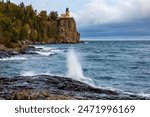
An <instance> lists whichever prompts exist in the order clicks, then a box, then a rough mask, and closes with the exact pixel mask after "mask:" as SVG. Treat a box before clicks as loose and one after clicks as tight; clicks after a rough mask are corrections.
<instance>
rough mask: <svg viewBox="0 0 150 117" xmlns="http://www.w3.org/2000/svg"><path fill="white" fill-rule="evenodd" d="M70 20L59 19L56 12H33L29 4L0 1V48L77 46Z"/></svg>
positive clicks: (74, 26)
mask: <svg viewBox="0 0 150 117" xmlns="http://www.w3.org/2000/svg"><path fill="white" fill-rule="evenodd" d="M79 39H80V34H79V33H78V32H77V29H76V23H75V20H74V18H68V19H67V18H60V17H59V16H58V13H57V12H56V11H52V12H50V13H47V11H41V12H40V13H37V11H36V10H34V9H33V7H32V5H29V6H25V5H24V3H23V2H22V3H20V5H16V4H14V3H11V2H10V1H9V0H7V2H4V1H3V0H2V1H0V46H4V47H7V48H14V47H17V46H18V47H21V46H23V45H26V44H31V43H35V42H37V43H78V42H79Z"/></svg>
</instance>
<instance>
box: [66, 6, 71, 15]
mask: <svg viewBox="0 0 150 117" xmlns="http://www.w3.org/2000/svg"><path fill="white" fill-rule="evenodd" d="M66 17H70V12H69V8H68V7H67V8H66Z"/></svg>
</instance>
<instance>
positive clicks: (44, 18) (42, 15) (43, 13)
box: [39, 11, 48, 21]
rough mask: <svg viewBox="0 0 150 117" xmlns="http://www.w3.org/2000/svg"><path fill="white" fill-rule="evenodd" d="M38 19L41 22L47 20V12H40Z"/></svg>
mask: <svg viewBox="0 0 150 117" xmlns="http://www.w3.org/2000/svg"><path fill="white" fill-rule="evenodd" d="M39 17H40V18H41V20H42V21H45V20H47V18H48V16H47V11H41V12H40V14H39Z"/></svg>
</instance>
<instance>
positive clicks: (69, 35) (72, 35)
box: [58, 18, 80, 43]
mask: <svg viewBox="0 0 150 117" xmlns="http://www.w3.org/2000/svg"><path fill="white" fill-rule="evenodd" d="M58 35H59V36H60V40H61V42H62V43H79V42H80V33H78V32H77V28H76V22H75V20H74V18H60V19H59V20H58Z"/></svg>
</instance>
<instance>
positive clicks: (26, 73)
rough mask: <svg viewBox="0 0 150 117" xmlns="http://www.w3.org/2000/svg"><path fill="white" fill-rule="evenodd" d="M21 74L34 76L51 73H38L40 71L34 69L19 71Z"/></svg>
mask: <svg viewBox="0 0 150 117" xmlns="http://www.w3.org/2000/svg"><path fill="white" fill-rule="evenodd" d="M20 75H21V76H36V75H52V74H50V73H49V72H45V73H40V72H34V71H23V72H21V73H20Z"/></svg>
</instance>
